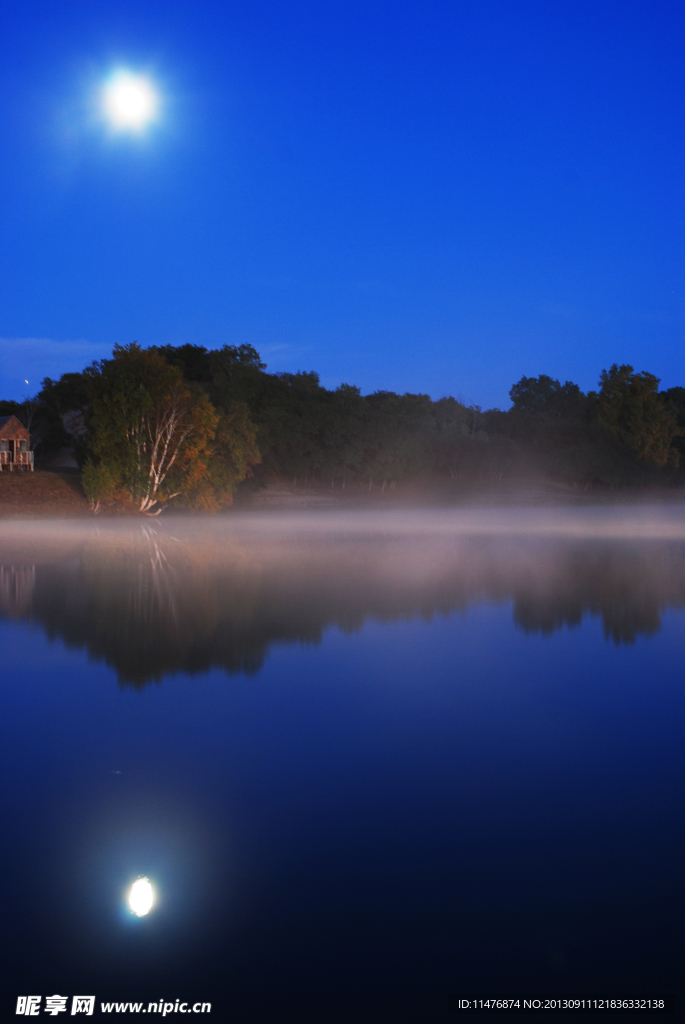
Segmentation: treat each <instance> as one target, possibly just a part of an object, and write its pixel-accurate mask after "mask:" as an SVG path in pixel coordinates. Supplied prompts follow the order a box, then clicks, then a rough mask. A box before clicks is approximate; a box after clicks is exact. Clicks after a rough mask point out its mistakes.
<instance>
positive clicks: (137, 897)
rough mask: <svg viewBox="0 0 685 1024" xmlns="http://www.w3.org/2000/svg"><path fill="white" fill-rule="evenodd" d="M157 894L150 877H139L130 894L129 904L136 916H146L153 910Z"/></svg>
mask: <svg viewBox="0 0 685 1024" xmlns="http://www.w3.org/2000/svg"><path fill="white" fill-rule="evenodd" d="M154 902H155V894H154V892H153V889H152V883H151V882H150V879H149V878H138V879H136V881H135V882H134V883H133V885H132V886H131V891H130V893H129V894H128V905H129V907H130V908H131V911H132V913H134V914H135V915H136V917H145V915H146V914H149V913H150V911H151V910H152V906H153V904H154Z"/></svg>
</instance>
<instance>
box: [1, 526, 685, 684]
mask: <svg viewBox="0 0 685 1024" xmlns="http://www.w3.org/2000/svg"><path fill="white" fill-rule="evenodd" d="M15 530H16V536H15V537H14V538H13V540H12V543H10V544H9V545H8V544H7V542H6V541H5V544H4V545H3V546H2V548H0V612H1V613H4V614H5V615H7V616H9V617H10V618H14V619H27V620H29V621H31V622H32V623H33V624H34V625H40V626H41V627H42V628H43V629H44V630H45V631H46V633H47V634H48V636H50V637H51V638H53V637H60V638H61V639H63V640H64V641H65V642H66V643H67V644H68V645H69V646H70V647H77V648H83V649H85V650H86V651H87V652H88V654H89V656H90V657H91V658H94V659H103V660H104V661H105V662H106V663H107V664H108V665H110V666H112V667H113V668H114V669H115V670H116V672H117V675H118V678H119V681H120V682H121V683H122V684H133V685H137V686H140V685H144V684H146V683H148V682H151V681H152V680H156V681H159V680H161V679H162V678H163V677H164V675H166V674H167V673H173V672H176V671H183V672H189V673H198V672H206V671H208V670H209V669H212V668H221V669H224V670H225V671H226V672H228V673H231V674H232V673H240V672H247V673H254V672H257V671H258V670H259V669H260V667H261V666H262V664H263V662H264V659H265V657H266V656H267V655H268V652H269V650H270V648H271V647H272V645H274V644H278V643H288V642H300V643H313V642H318V641H320V639H321V637H322V635H323V634H324V632H325V630H326V629H328V628H329V627H331V626H335V627H338V628H339V629H341V630H343V631H345V632H350V631H354V630H359V629H361V628H362V627H363V625H364V623H365V622H366V621H367V620H376V621H380V622H393V621H397V620H403V619H405V620H406V619H411V618H415V617H420V618H422V619H426V618H428V619H430V618H432V617H433V616H436V615H443V616H444V615H450V614H452V613H454V612H458V611H460V612H465V611H467V610H468V608H469V607H471V606H472V605H474V604H478V603H482V602H487V603H496V604H500V603H506V604H507V605H508V606H510V607H511V614H512V617H513V621H514V622H515V624H516V625H517V626H518V627H519V628H521V629H523V630H524V631H526V632H531V633H535V632H540V633H543V634H547V633H550V632H552V631H554V630H556V629H561V628H563V627H575V626H578V625H579V624H580V622H581V621H582V619H583V617H584V616H597V617H599V618H600V619H601V622H602V627H603V630H604V634H605V636H606V637H607V638H610V639H611V640H613V641H614V642H616V643H630V642H632V641H634V640H635V639H636V637H638V636H640V635H650V634H652V633H655V632H657V631H658V630H659V628H660V624H661V616H662V613H663V611H664V610H666V609H668V608H681V607H683V605H684V603H685V514H683V510H681V509H677V510H675V509H668V514H664V512H663V510H657V511H656V512H655V511H652V510H649V509H647V510H644V509H641V510H628V511H623V512H622V513H619V515H618V516H617V515H616V514H615V513H614V515H608V514H607V512H606V510H604V509H600V510H596V509H593V510H589V511H588V512H586V513H585V514H579V515H576V516H573V515H569V514H568V513H567V512H560V511H559V510H550V511H547V512H541V511H527V512H522V511H521V510H515V511H509V512H495V511H493V510H483V511H481V512H479V513H467V514H462V515H458V514H456V515H455V514H446V513H437V514H436V513H424V514H416V513H408V514H407V513H405V514H401V513H396V514H394V515H392V514H391V515H385V516H381V515H379V514H378V513H375V514H374V513H372V514H361V515H357V516H351V515H348V516H346V517H341V516H338V515H318V516H316V515H312V516H301V515H300V516H291V517H273V516H262V517H260V518H259V519H258V521H257V522H255V520H254V519H249V518H245V519H242V520H241V519H240V518H237V517H236V518H235V519H228V520H226V519H224V520H223V521H219V522H211V523H209V524H208V523H206V522H202V523H201V524H199V523H198V521H197V520H192V519H186V520H182V519H177V520H174V521H173V522H171V523H169V524H159V525H158V524H155V525H143V526H141V525H139V524H134V525H131V524H129V523H126V524H124V525H120V524H107V525H106V526H105V527H103V528H99V527H98V528H97V529H94V528H92V527H91V528H81V529H79V528H74V527H73V526H70V527H63V528H62V529H61V530H59V529H56V530H54V531H53V533H52V536H50V535H49V534H48V536H46V535H45V532H44V529H43V527H42V525H41V526H35V525H34V526H32V527H29V528H27V527H26V526H25V525H23V524H22V525H21V526H19V527H16V528H15Z"/></svg>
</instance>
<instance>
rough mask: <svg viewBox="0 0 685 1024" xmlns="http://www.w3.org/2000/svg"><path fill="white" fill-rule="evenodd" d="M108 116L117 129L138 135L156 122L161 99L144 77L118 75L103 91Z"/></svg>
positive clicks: (127, 73) (124, 72)
mask: <svg viewBox="0 0 685 1024" xmlns="http://www.w3.org/2000/svg"><path fill="white" fill-rule="evenodd" d="M103 101H104V108H105V113H106V115H107V117H108V119H109V121H110V122H111V123H112V125H114V127H115V128H121V129H127V128H128V129H132V130H134V131H139V130H140V129H142V128H144V127H145V126H146V125H147V124H149V123H150V121H152V120H153V118H154V117H155V114H156V113H157V108H158V106H159V98H158V96H157V93H156V92H155V90H154V88H153V86H152V83H151V82H150V81H149V79H147V78H145V77H144V76H143V75H133V74H131V73H130V72H129V71H118V72H117V73H116V74H115V75H114V76H113V77H112V78H111V79H110V81H109V82H108V83H107V85H106V86H105V88H104V93H103Z"/></svg>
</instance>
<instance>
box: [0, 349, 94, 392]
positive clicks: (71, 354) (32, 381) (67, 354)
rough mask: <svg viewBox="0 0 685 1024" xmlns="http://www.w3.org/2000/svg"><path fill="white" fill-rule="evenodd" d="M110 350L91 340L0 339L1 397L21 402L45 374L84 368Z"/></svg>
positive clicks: (56, 376)
mask: <svg viewBox="0 0 685 1024" xmlns="http://www.w3.org/2000/svg"><path fill="white" fill-rule="evenodd" d="M111 353H112V346H111V345H105V344H100V343H94V342H92V341H55V340H54V339H53V338H0V399H11V400H13V401H15V402H16V401H21V400H22V399H23V398H25V397H26V396H27V395H35V394H36V392H38V391H40V384H41V381H42V380H43V379H44V378H45V377H52V378H53V379H56V378H58V377H61V376H62V374H63V373H74V372H77V371H79V370H83V369H84V367H86V366H88V365H89V364H90V363H92V362H93V360H94V359H104V358H106V357H107V356H109V355H111ZM26 381H28V384H27V383H26Z"/></svg>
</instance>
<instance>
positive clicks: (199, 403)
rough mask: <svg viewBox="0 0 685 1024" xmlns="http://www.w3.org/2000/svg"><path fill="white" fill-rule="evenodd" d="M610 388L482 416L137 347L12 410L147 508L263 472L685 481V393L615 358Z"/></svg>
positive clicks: (242, 360) (243, 364)
mask: <svg viewBox="0 0 685 1024" xmlns="http://www.w3.org/2000/svg"><path fill="white" fill-rule="evenodd" d="M600 385H601V389H600V391H599V393H595V392H590V393H589V394H583V392H582V391H581V390H580V388H579V387H578V385H577V384H574V383H572V382H571V381H565V382H564V383H563V384H562V383H561V382H560V381H558V380H555V379H553V378H552V377H549V376H547V375H545V374H541V375H540V376H539V377H522V378H521V379H520V380H519V381H518V382H517V383H516V384H514V386H513V387H512V389H511V391H510V397H511V401H512V407H511V409H510V410H509V411H507V412H504V411H502V410H499V409H489V410H486V411H483V410H481V409H480V408H479V407H478V406H469V407H467V406H466V405H464V404H463V403H462V402H459V401H457V400H456V399H455V398H451V397H445V398H441V399H439V400H438V401H432V400H431V398H430V397H429V396H428V395H421V394H404V395H399V394H395V393H394V392H389V391H377V392H375V393H374V394H371V395H362V394H361V391H360V389H359V388H358V387H354V386H353V385H350V384H341V385H340V386H339V387H338V388H336V389H335V390H328V389H327V388H325V387H323V386H322V385H321V382H320V380H319V377H318V375H317V374H316V373H313V372H299V373H276V374H272V373H267V372H266V366H265V364H264V363H263V362H262V360H261V359H260V356H259V353H258V352H257V351H256V350H255V349H254V348H253V347H252V346H250V345H240V346H231V345H224V346H223V347H221V348H219V349H213V350H212V349H207V348H206V347H204V346H199V345H182V346H180V347H173V346H170V345H167V346H163V347H159V348H156V349H147V350H142V349H140V348H139V346H137V345H136V344H134V345H131V346H127V347H124V348H121V347H119V346H117V347H116V348H115V351H114V356H113V358H112V359H111V360H105V361H103V362H102V363H94V364H93V365H92V366H90V367H87V368H86V369H85V370H84V371H83V372H82V373H71V374H64V375H63V376H62V377H61V378H60V380H59V381H53V380H50V379H49V378H46V379H45V380H44V381H43V389H42V391H41V393H40V395H39V396H37V399H36V400H33V401H32V402H29V403H24V405H21V404H20V403H4V405H3V406H2V408H5V407H7V411H8V412H9V411H11V412H15V414H16V415H18V418H19V419H21V420H22V422H24V423H27V417H29V418H31V421H32V423H33V427H30V429H32V431H35V432H36V433H35V437H36V438H37V440H38V442H39V444H40V445H42V451H45V452H46V453H47V452H49V451H51V450H54V449H56V448H59V447H62V446H63V445H65V444H71V445H72V446H73V447H75V448H76V451H77V457H78V458H79V459H80V461H81V463H82V464H83V466H84V486H85V487H86V490H87V492H88V493H89V494H90V495H92V496H93V499H94V500H102V499H103V497H105V496H109V498H110V499H112V500H114V499H116V500H121V501H126V502H128V503H129V504H130V505H132V506H133V507H136V508H139V509H141V510H143V511H149V510H150V509H152V508H156V507H159V505H160V503H162V504H163V503H166V502H168V501H171V500H173V501H174V502H175V503H176V504H181V505H183V506H185V507H193V508H201V509H205V510H208V511H212V510H216V509H218V508H221V507H223V506H225V505H226V504H228V503H230V501H231V500H232V496H233V494H234V492H235V489H236V487H237V486H238V484H239V483H240V482H241V481H242V480H244V479H245V478H246V477H249V476H250V475H252V468H253V467H258V468H257V469H256V475H257V477H258V479H259V477H260V476H261V477H264V476H268V475H282V476H288V477H290V478H296V479H298V480H303V481H307V480H339V481H341V482H347V481H349V482H354V481H358V482H360V483H361V482H364V484H365V485H366V482H368V483H369V485H372V484H373V482H374V481H375V482H378V483H380V482H383V481H384V482H388V483H391V482H393V481H396V480H402V479H417V478H420V477H427V476H436V475H437V476H442V477H450V478H452V479H454V480H462V481H468V480H493V481H498V480H505V479H509V480H513V479H525V478H528V477H538V478H539V477H541V476H542V477H547V478H551V479H554V480H557V481H559V482H563V483H565V484H571V485H573V486H580V487H585V488H587V487H589V486H592V485H595V484H601V485H606V486H611V487H613V486H622V485H626V484H640V485H643V484H648V483H655V482H662V483H670V482H675V481H676V480H677V479H679V478H678V477H677V475H675V471H676V468H677V466H678V462H679V458H680V455H681V454H685V440H684V439H685V388H671V389H670V391H668V392H659V390H658V387H659V381H658V379H657V378H656V377H654V376H653V375H651V374H649V373H644V372H643V373H639V374H638V373H634V372H633V368H632V367H630V366H617V365H614V366H612V367H611V368H610V369H609V370H603V371H602V375H601V379H600ZM10 406H11V407H12V408H11V409H10V408H9V407H10ZM17 410H21V414H20V412H19V411H17ZM78 410H80V411H81V413H82V414H83V416H84V418H85V421H86V426H87V429H88V433H87V436H86V437H85V438H84V439H82V440H81V441H79V440H78V439H74V438H73V437H71V438H70V437H69V436H68V434H67V433H66V431H65V429H64V425H63V420H65V421H66V423H67V425H69V427H70V429H72V425H73V422H74V416H75V415H76V419H77V420H78V419H79V416H78ZM75 411H76V412H75ZM5 414H7V413H5ZM172 421H173V423H172ZM165 432H166V433H165ZM161 438H166V440H165V442H164V443H165V444H166V445H167V449H166V454H165V455H164V458H163V459H162V460H161V462H160V461H159V458H158V456H159V451H156V450H155V443H156V441H160V439H161ZM160 443H161V442H160ZM155 451H156V454H155ZM170 453H171V454H170ZM165 460H166V461H165Z"/></svg>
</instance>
